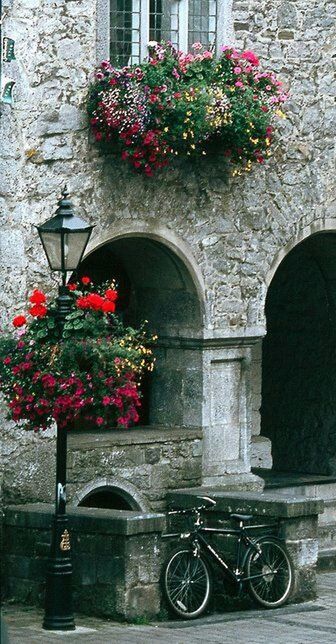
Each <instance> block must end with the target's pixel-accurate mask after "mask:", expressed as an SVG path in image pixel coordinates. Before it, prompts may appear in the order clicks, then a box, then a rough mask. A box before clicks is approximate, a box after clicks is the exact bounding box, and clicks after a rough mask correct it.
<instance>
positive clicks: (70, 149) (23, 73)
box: [0, 0, 336, 498]
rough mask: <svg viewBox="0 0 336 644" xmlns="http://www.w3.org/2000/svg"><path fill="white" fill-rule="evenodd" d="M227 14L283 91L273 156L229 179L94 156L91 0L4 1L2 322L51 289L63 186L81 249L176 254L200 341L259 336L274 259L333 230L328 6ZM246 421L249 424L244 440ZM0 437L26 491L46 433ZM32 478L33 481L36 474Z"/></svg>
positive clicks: (205, 168) (302, 4) (206, 170)
mask: <svg viewBox="0 0 336 644" xmlns="http://www.w3.org/2000/svg"><path fill="white" fill-rule="evenodd" d="M232 11H233V14H232V20H233V24H234V30H235V38H236V44H237V46H238V47H239V48H243V47H245V48H248V49H253V50H254V51H255V52H256V54H258V55H259V56H260V59H261V62H262V64H263V65H264V66H266V67H270V68H272V69H274V70H275V71H276V72H277V73H278V74H279V76H280V77H281V78H282V80H284V82H285V84H286V86H288V87H289V89H290V93H291V98H290V101H289V103H288V118H287V120H285V121H283V122H281V123H280V125H279V137H278V141H277V145H276V149H275V153H274V156H273V157H272V158H271V159H270V161H269V162H267V164H266V165H265V166H264V167H258V168H255V169H254V170H253V172H252V173H250V174H246V175H244V176H241V177H240V176H239V177H235V178H233V177H232V178H229V179H228V178H227V176H226V174H225V172H224V171H223V167H222V165H221V164H218V163H217V162H216V161H215V160H212V159H208V160H207V161H206V162H203V161H202V163H200V164H196V165H188V164H185V163H177V164H176V165H175V167H173V168H171V169H170V170H169V171H166V172H163V173H162V175H160V177H159V178H158V179H154V180H148V179H145V178H143V177H139V176H135V175H132V174H130V173H129V171H128V169H127V168H126V167H124V166H123V165H121V164H120V163H119V162H116V161H115V160H114V159H113V158H107V157H104V156H102V155H101V154H100V152H99V150H98V149H97V147H96V146H95V145H94V144H93V143H92V141H91V139H90V137H89V135H88V128H87V120H86V115H85V100H86V95H87V87H88V82H89V78H90V76H91V74H92V70H93V68H94V65H95V63H96V62H97V59H96V44H97V35H96V30H97V23H96V3H94V2H89V0H79V1H78V2H72V1H70V2H69V1H68V2H65V1H64V0H53V1H52V2H49V1H47V0H7V1H6V3H5V15H4V35H8V36H10V37H12V38H14V39H15V41H16V61H13V62H11V63H9V64H5V65H4V67H5V69H4V72H5V74H6V75H11V76H13V77H14V78H15V79H16V81H17V84H16V90H15V105H14V107H13V108H11V107H10V106H8V105H2V106H1V110H2V113H3V118H2V119H1V123H0V128H1V139H2V142H3V158H2V161H1V174H2V177H3V179H2V182H1V186H0V209H1V213H2V219H1V233H0V234H1V244H2V246H1V248H2V251H1V252H2V268H3V270H2V280H3V281H2V285H1V304H2V306H1V314H2V316H3V317H4V324H5V325H6V324H7V323H8V321H9V320H10V318H11V316H12V315H13V313H18V312H20V311H21V310H22V307H23V305H24V301H25V298H26V295H27V291H29V290H31V288H32V287H35V286H39V287H43V288H45V289H47V290H49V289H50V287H51V284H52V281H51V280H50V278H49V275H48V274H47V267H46V260H45V258H44V256H43V253H42V249H41V246H40V243H39V241H38V239H37V235H36V231H35V229H34V225H35V224H38V223H40V222H42V221H43V220H45V219H47V218H48V217H50V216H51V214H52V213H53V212H54V211H55V208H56V201H57V198H58V196H59V194H60V190H61V187H62V186H63V185H64V183H65V182H67V184H68V188H69V191H70V193H71V195H72V196H73V200H74V204H75V206H76V207H77V212H78V214H81V215H82V216H83V217H84V218H86V219H88V220H90V221H91V222H92V223H94V224H95V225H96V227H95V230H94V234H93V238H92V241H91V245H90V248H89V251H88V252H92V251H93V250H94V249H96V248H97V247H98V246H99V245H101V244H103V243H105V242H110V241H111V240H113V239H115V238H116V237H117V236H119V237H121V236H123V235H124V236H125V235H130V234H136V235H142V236H145V237H146V236H147V237H150V238H155V239H156V240H159V241H160V242H161V243H162V244H163V245H166V246H167V247H169V248H170V249H172V250H173V252H174V253H176V254H177V255H178V256H179V257H181V258H182V260H183V261H184V263H185V265H186V266H187V267H188V270H189V272H190V274H191V275H192V279H193V280H194V281H195V283H196V281H197V289H196V290H197V292H198V295H199V298H200V301H201V300H202V309H203V311H204V315H203V321H202V325H203V326H202V334H203V335H204V336H205V337H206V338H210V339H216V341H217V342H220V341H221V339H223V338H224V339H225V338H227V337H230V338H232V339H233V341H234V342H236V343H237V344H238V345H239V343H240V340H241V338H242V337H250V336H253V337H256V336H257V337H258V336H259V337H261V336H262V335H263V334H264V333H265V315H264V304H265V296H266V292H267V287H268V284H269V282H270V278H271V276H272V274H274V271H275V268H276V266H277V265H278V263H279V262H280V259H279V258H281V257H283V256H284V254H285V253H286V252H287V249H288V248H289V247H290V246H291V245H294V244H295V243H297V242H299V241H301V240H302V239H303V238H304V237H307V236H308V235H310V234H312V233H315V232H318V231H320V230H334V231H335V230H336V219H335V212H334V210H333V181H334V171H333V168H332V162H333V138H334V132H333V123H332V96H331V87H332V80H331V72H330V60H331V56H332V43H333V34H332V29H333V24H334V16H335V5H334V4H333V3H332V2H331V1H330V0H311V1H310V2H309V5H307V2H306V0H297V1H296V2H289V1H287V0H263V1H260V0H234V1H233V2H232ZM98 31H99V25H98ZM98 41H99V33H98ZM207 396H208V392H205V393H203V397H204V398H206V397H207ZM250 411H251V410H250ZM254 411H255V414H254V417H255V428H257V424H258V413H257V412H258V410H257V409H255V410H254ZM202 413H203V418H204V411H203V412H202ZM207 422H208V418H204V426H206V424H207ZM249 422H250V421H249ZM251 428H252V423H251V422H250V425H249V432H247V433H246V437H247V438H246V440H247V445H246V446H247V448H248V447H249V435H250V430H251ZM256 431H257V430H256ZM5 440H6V453H5V454H6V458H5V465H6V464H7V463H9V461H10V459H11V458H13V459H15V466H14V465H13V464H10V469H11V470H12V469H13V467H15V468H17V477H16V480H17V483H16V485H19V483H18V481H19V479H20V476H21V473H23V477H22V481H23V487H22V491H21V492H22V496H24V495H25V494H26V492H25V483H24V482H25V481H26V480H27V477H26V473H27V472H28V471H29V469H30V467H31V465H30V462H29V458H30V455H31V454H32V452H34V450H35V448H36V447H37V445H41V446H42V451H44V450H45V452H47V450H48V444H49V441H50V438H49V437H45V436H42V437H32V436H27V435H25V436H24V445H25V447H24V448H23V447H22V434H21V433H17V432H16V431H15V433H14V432H13V431H9V432H8V433H7V434H6V439H5ZM39 441H40V442H39ZM44 441H47V442H44ZM258 445H259V443H258V441H256V440H254V450H255V452H254V457H255V459H256V461H257V462H259V464H260V463H261V464H262V462H263V459H262V458H260V451H258V449H259V447H258ZM260 447H261V448H262V449H264V448H265V445H264V443H262V441H261V442H260ZM266 458H268V459H269V452H268V455H267V457H266ZM223 459H224V460H225V454H224V455H223ZM41 461H42V459H41ZM265 462H266V461H265ZM268 462H269V460H268ZM244 467H245V465H244ZM246 467H248V465H247V466H246ZM238 474H239V472H238ZM29 476H30V481H31V482H32V485H33V487H34V489H35V490H38V489H39V486H40V485H41V481H42V480H43V477H44V476H45V474H44V473H41V471H40V470H36V471H35V473H34V472H31V473H30V474H29ZM28 496H29V498H31V497H30V495H28ZM38 497H39V494H37V498H38Z"/></svg>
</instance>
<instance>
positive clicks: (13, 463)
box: [2, 426, 202, 511]
mask: <svg viewBox="0 0 336 644" xmlns="http://www.w3.org/2000/svg"><path fill="white" fill-rule="evenodd" d="M12 431H13V429H12ZM16 431H17V430H16ZM50 434H51V432H50V433H49V437H46V436H45V437H43V438H42V437H40V436H39V435H37V434H36V435H34V436H33V437H32V436H31V435H30V433H29V434H27V432H20V433H19V435H18V437H19V438H20V443H19V445H18V447H17V449H16V450H15V451H14V452H12V453H11V454H9V453H8V451H6V450H8V445H9V444H10V442H9V441H4V448H3V454H4V456H5V457H7V458H8V461H9V465H8V466H7V468H6V469H5V470H4V475H3V481H2V484H3V485H2V488H3V502H4V503H6V504H8V503H24V502H26V503H29V502H31V501H42V502H52V501H53V499H54V493H55V468H56V459H55V443H54V440H53V438H52V436H50ZM11 442H12V441H11ZM12 444H14V441H13V443H12ZM201 480H202V430H201V429H183V428H181V427H176V428H167V427H165V426H162V427H159V428H155V427H153V428H150V429H142V428H135V429H133V430H123V431H116V430H111V431H104V432H103V433H102V432H90V431H83V432H82V431H81V430H74V431H73V432H72V433H70V434H69V438H68V460H67V482H68V484H67V498H68V502H69V503H70V505H72V506H77V505H78V504H79V503H81V502H83V501H84V499H85V498H86V497H87V496H88V495H89V494H90V493H92V492H93V491H95V492H97V491H99V490H100V491H101V490H103V489H104V490H115V491H116V492H118V491H119V492H120V494H124V495H125V497H126V498H127V499H129V503H130V507H131V508H134V509H139V510H140V509H141V510H143V511H153V510H156V509H163V508H164V507H165V495H166V493H167V491H168V490H171V489H176V488H178V487H192V486H195V485H199V484H200V483H201Z"/></svg>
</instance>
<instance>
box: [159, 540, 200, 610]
mask: <svg viewBox="0 0 336 644" xmlns="http://www.w3.org/2000/svg"><path fill="white" fill-rule="evenodd" d="M163 591H164V595H165V598H166V601H167V604H168V606H169V608H170V609H171V610H172V612H173V613H175V615H177V616H178V617H182V618H184V619H195V618H196V617H199V616H200V615H202V614H203V613H204V612H205V611H206V609H207V608H208V606H209V602H210V600H211V597H212V576H211V571H210V568H209V565H208V563H207V562H206V560H205V559H204V557H202V555H198V556H195V555H194V553H193V550H192V549H191V548H183V549H181V548H179V549H178V550H175V551H174V552H173V553H171V554H170V556H169V558H168V560H167V562H166V564H165V566H164V568H163Z"/></svg>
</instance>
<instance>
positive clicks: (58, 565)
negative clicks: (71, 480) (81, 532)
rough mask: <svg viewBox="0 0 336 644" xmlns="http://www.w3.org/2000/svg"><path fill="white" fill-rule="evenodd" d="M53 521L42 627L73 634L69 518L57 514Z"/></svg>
mask: <svg viewBox="0 0 336 644" xmlns="http://www.w3.org/2000/svg"><path fill="white" fill-rule="evenodd" d="M53 522H54V525H53V541H52V545H51V555H50V559H49V564H48V570H47V578H46V597H45V614H44V620H43V625H42V626H43V628H44V629H46V630H49V631H73V630H74V629H75V628H76V627H75V622H74V616H73V612H72V563H71V555H70V550H71V546H70V536H69V532H68V520H67V517H66V516H65V515H61V516H59V515H58V516H57V515H56V516H55V517H54V519H53Z"/></svg>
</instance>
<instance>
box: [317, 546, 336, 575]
mask: <svg viewBox="0 0 336 644" xmlns="http://www.w3.org/2000/svg"><path fill="white" fill-rule="evenodd" d="M317 569H318V570H319V571H320V572H323V571H327V570H336V548H327V549H325V550H324V549H322V550H319V555H318V560H317Z"/></svg>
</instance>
